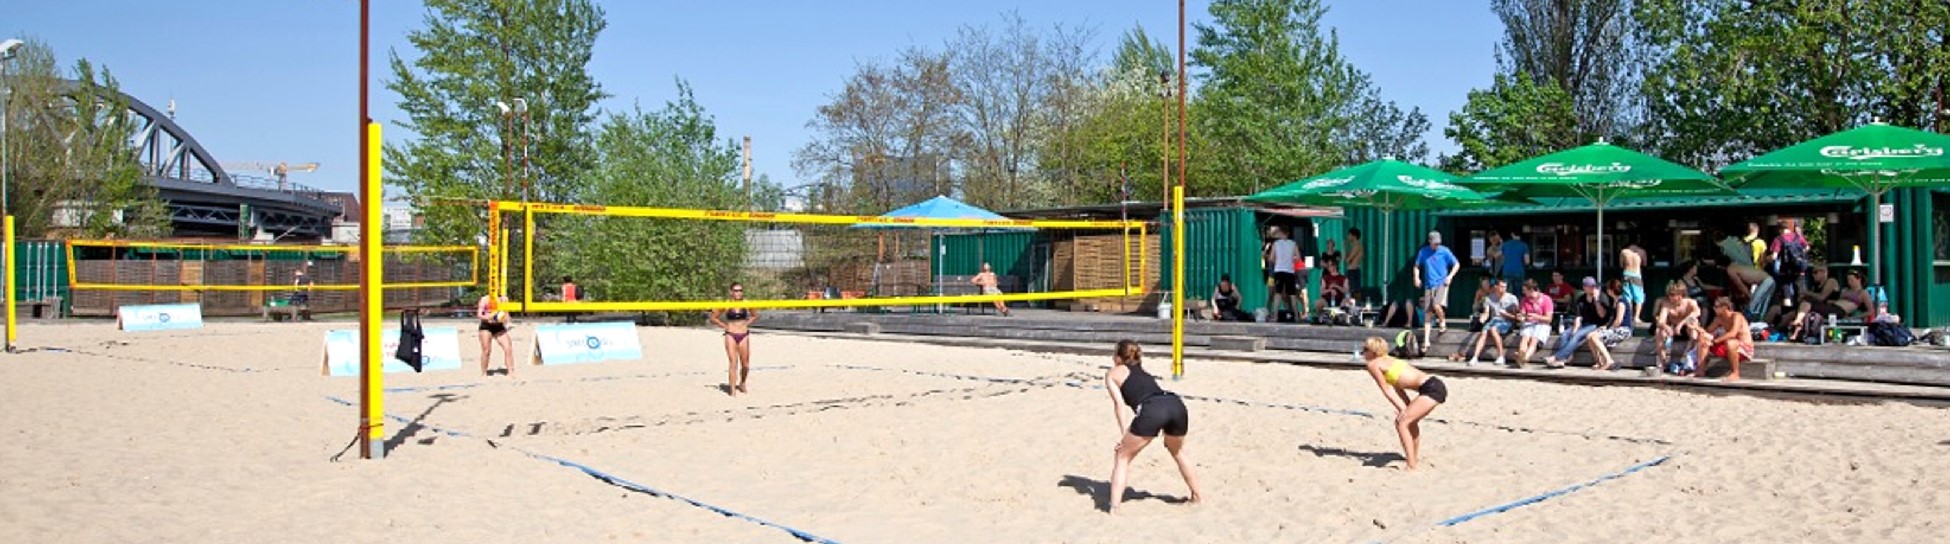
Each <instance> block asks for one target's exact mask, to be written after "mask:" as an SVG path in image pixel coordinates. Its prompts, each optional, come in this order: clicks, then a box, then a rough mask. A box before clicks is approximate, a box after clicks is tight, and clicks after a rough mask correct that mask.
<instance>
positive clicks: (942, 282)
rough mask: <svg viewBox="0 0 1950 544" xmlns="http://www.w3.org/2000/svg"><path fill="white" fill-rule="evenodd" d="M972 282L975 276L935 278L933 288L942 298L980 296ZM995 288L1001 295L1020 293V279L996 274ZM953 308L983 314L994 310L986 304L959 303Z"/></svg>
mask: <svg viewBox="0 0 1950 544" xmlns="http://www.w3.org/2000/svg"><path fill="white" fill-rule="evenodd" d="M974 281H975V276H936V278H935V283H934V288H935V289H936V290H937V291H936V292H938V293H940V294H941V295H942V296H969V295H980V294H982V288H980V287H976V286H975V284H974V283H973V282H974ZM995 287H996V288H997V289H1001V290H1002V292H1003V293H1020V292H1022V278H1020V277H1017V276H1003V275H999V274H998V275H996V276H995ZM1004 304H1007V303H1004ZM955 306H958V307H960V308H962V309H963V310H964V311H971V310H981V311H982V312H983V313H988V312H989V311H990V310H993V309H995V305H994V304H990V303H987V302H982V303H959V304H956V305H955Z"/></svg>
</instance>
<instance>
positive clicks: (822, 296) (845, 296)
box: [806, 290, 867, 314]
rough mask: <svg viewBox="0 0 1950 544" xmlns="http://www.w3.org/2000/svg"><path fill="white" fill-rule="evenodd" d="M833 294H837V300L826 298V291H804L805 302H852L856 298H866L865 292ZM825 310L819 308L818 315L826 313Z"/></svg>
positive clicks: (839, 292)
mask: <svg viewBox="0 0 1950 544" xmlns="http://www.w3.org/2000/svg"><path fill="white" fill-rule="evenodd" d="M834 292H836V293H838V294H839V298H832V297H828V296H827V294H828V293H827V292H826V291H806V300H853V299H856V298H867V292H866V291H837V290H835V291H834ZM826 310H827V308H819V313H822V314H823V313H826Z"/></svg>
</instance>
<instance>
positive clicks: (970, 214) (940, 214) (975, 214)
mask: <svg viewBox="0 0 1950 544" xmlns="http://www.w3.org/2000/svg"><path fill="white" fill-rule="evenodd" d="M880 217H885V218H906V219H976V220H984V221H1007V220H1009V218H1008V217H1003V216H1002V214H998V213H995V212H992V211H988V210H985V209H982V208H979V207H976V206H973V205H970V204H968V203H966V202H962V201H960V200H955V199H953V198H948V197H946V196H936V197H934V198H930V199H927V200H923V201H920V202H917V203H914V204H910V205H908V206H906V207H902V208H900V209H897V210H894V211H890V212H887V213H883V214H880ZM854 228H863V229H901V228H917V227H905V226H900V225H858V226H855V227H854ZM920 228H926V227H920ZM997 228H998V229H1004V228H1007V227H997ZM1024 228H1027V227H1024ZM936 230H937V229H932V228H929V230H928V247H929V252H930V253H932V255H930V256H929V258H928V260H929V261H931V262H933V263H934V270H933V274H934V281H932V282H930V283H932V284H934V285H933V288H932V289H933V294H936V295H939V294H941V286H940V284H941V282H940V278H941V260H942V259H941V257H942V254H944V253H946V252H947V246H946V245H944V244H941V243H939V242H938V241H937V240H936V239H937V237H936V236H935V231H936ZM879 283H880V268H879V267H878V266H876V267H874V284H875V286H876V287H878V286H879Z"/></svg>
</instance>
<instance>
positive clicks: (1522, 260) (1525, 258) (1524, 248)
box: [1498, 230, 1530, 285]
mask: <svg viewBox="0 0 1950 544" xmlns="http://www.w3.org/2000/svg"><path fill="white" fill-rule="evenodd" d="M1529 267H1530V244H1526V243H1523V240H1518V239H1517V231H1514V230H1513V231H1510V235H1509V236H1506V237H1504V239H1503V270H1502V271H1500V272H1499V273H1498V275H1500V276H1502V277H1503V281H1504V282H1505V283H1508V284H1510V285H1523V280H1524V279H1525V278H1524V269H1526V268H1529Z"/></svg>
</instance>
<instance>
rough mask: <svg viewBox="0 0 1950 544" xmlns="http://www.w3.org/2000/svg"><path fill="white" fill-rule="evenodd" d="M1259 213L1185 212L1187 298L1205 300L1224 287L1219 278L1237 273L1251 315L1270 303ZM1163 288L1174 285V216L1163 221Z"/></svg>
mask: <svg viewBox="0 0 1950 544" xmlns="http://www.w3.org/2000/svg"><path fill="white" fill-rule="evenodd" d="M1256 215H1257V214H1256V212H1254V211H1253V210H1252V209H1250V208H1197V209H1190V210H1186V211H1185V255H1186V256H1187V258H1186V259H1185V298H1188V299H1191V298H1196V299H1205V298H1209V297H1211V296H1212V289H1213V288H1215V287H1217V286H1218V285H1219V276H1221V275H1231V276H1232V282H1233V284H1235V285H1237V286H1239V296H1241V297H1243V298H1244V299H1245V300H1244V301H1242V302H1241V303H1240V305H1239V307H1240V309H1242V310H1245V311H1247V312H1251V311H1254V310H1257V309H1259V308H1261V307H1264V306H1265V305H1266V291H1267V289H1266V282H1265V280H1264V275H1263V273H1262V272H1261V271H1260V261H1259V255H1260V234H1259V223H1258V221H1257V218H1256ZM1159 219H1160V221H1162V222H1164V223H1165V224H1164V225H1163V227H1161V228H1160V229H1159V232H1158V234H1159V239H1158V245H1159V246H1160V248H1161V251H1159V255H1158V267H1159V268H1158V271H1159V274H1158V280H1159V290H1160V291H1164V292H1166V293H1169V292H1170V291H1171V287H1172V277H1173V273H1174V272H1175V270H1173V269H1172V258H1173V257H1172V255H1173V252H1172V250H1173V249H1174V247H1173V244H1172V228H1171V227H1172V225H1171V223H1170V217H1168V216H1165V217H1160V218H1159Z"/></svg>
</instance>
